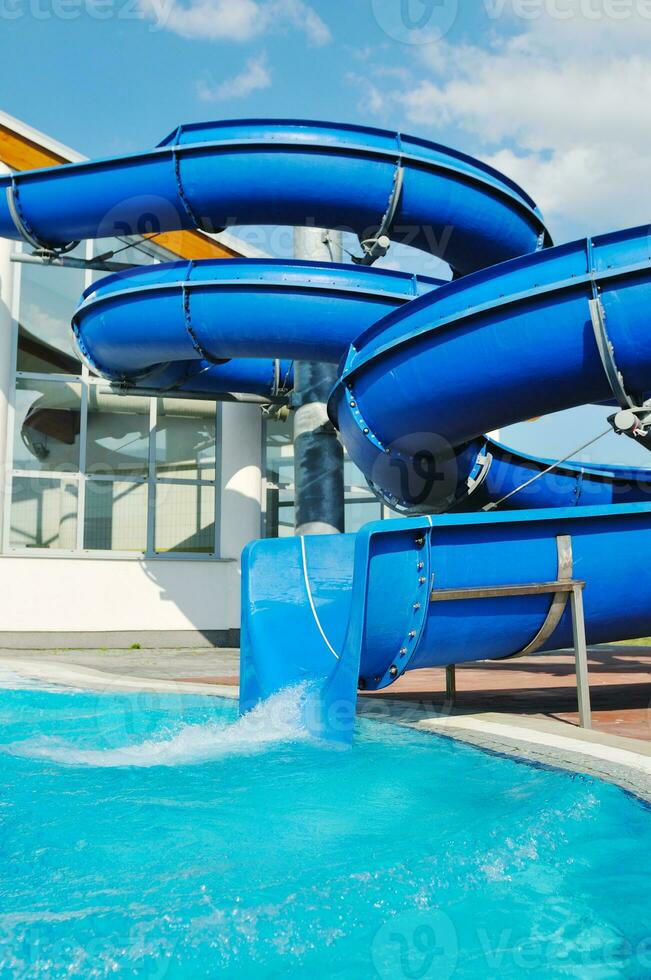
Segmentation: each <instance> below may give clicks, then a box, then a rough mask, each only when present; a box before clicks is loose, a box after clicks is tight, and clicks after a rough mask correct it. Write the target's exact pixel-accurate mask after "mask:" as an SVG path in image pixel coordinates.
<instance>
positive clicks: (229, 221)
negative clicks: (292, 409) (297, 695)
mask: <svg viewBox="0 0 651 980" xmlns="http://www.w3.org/2000/svg"><path fill="white" fill-rule="evenodd" d="M0 186H1V187H2V188H4V191H5V193H4V195H0V234H2V235H5V236H7V237H13V238H19V237H22V238H24V239H26V240H27V241H29V242H31V243H32V244H33V245H35V246H37V247H40V248H41V249H46V250H47V249H53V248H55V249H56V248H65V247H67V246H68V245H69V244H70V243H72V242H73V241H76V240H77V239H81V238H88V237H92V238H95V237H104V236H110V235H114V234H121V235H125V234H142V233H144V232H152V231H153V232H155V231H158V230H160V231H166V230H173V229H178V228H203V229H207V230H214V229H215V228H218V227H222V226H227V225H233V224H244V223H256V224H260V223H269V224H294V225H310V224H312V225H316V226H325V227H332V228H337V227H346V228H351V229H352V230H354V231H355V232H356V233H357V234H358V236H359V238H360V253H361V254H360V258H363V259H364V261H370V260H371V259H372V258H373V257H374V256H375V255H376V254H377V247H378V246H379V245H380V240H381V239H383V238H384V236H389V237H390V238H391V239H392V240H394V241H398V240H402V241H407V242H408V243H409V244H411V245H414V246H416V247H418V248H421V249H425V250H427V251H429V252H431V253H432V254H434V255H438V256H441V257H443V258H444V259H445V260H446V261H447V262H448V264H449V265H450V267H451V268H452V270H453V271H454V273H455V274H456V279H455V281H454V282H452V283H449V284H446V285H443V286H441V287H440V288H435V287H436V285H437V284H436V283H435V282H434V281H425V280H416V279H414V278H413V277H411V276H405V275H402V274H400V273H387V272H377V271H374V270H372V269H370V268H368V267H367V266H366V265H357V266H350V267H349V266H333V267H330V266H328V267H327V268H324V267H320V266H315V265H307V264H306V263H290V262H285V263H277V262H264V261H263V262H261V263H245V262H240V263H238V262H235V263H231V262H228V263H226V262H212V263H210V262H208V263H174V264H172V265H169V266H159V267H156V268H153V269H146V270H144V269H138V270H134V271H133V272H130V273H127V274H126V275H124V274H122V275H118V276H113V277H109V278H108V279H106V280H104V281H102V282H100V283H98V284H96V285H95V286H94V287H93V288H92V289H91V290H90V291H88V293H87V294H86V295H85V297H84V299H83V302H82V305H81V306H80V308H79V310H78V312H77V314H76V315H75V319H74V324H73V328H74V331H75V335H76V338H77V342H78V345H79V347H80V350H81V351H82V353H83V356H84V357H85V358H86V360H87V361H88V363H89V364H90V365H91V366H92V367H93V369H94V370H97V371H99V372H100V373H101V374H103V375H104V376H105V377H107V378H110V379H111V380H113V381H115V382H117V383H118V384H123V385H127V386H130V387H135V388H136V389H138V387H139V386H141V389H142V390H144V389H145V388H150V389H151V388H152V387H153V388H154V389H155V390H160V391H174V390H176V391H183V390H185V391H193V392H194V391H196V390H197V389H199V390H200V389H201V386H202V385H204V386H205V388H204V390H205V391H206V392H210V391H212V392H213V394H215V393H218V392H219V391H233V390H234V386H235V387H238V388H239V390H240V391H244V392H246V391H251V392H252V393H259V394H260V395H261V397H262V396H265V395H266V396H269V397H270V398H271V397H274V396H277V395H278V394H280V393H281V392H284V391H286V390H287V389H288V388H289V386H290V384H291V376H290V372H291V364H292V362H293V359H294V358H305V359H310V360H324V361H331V362H333V363H334V362H337V361H339V359H340V358H341V360H340V378H339V381H338V383H337V385H336V387H335V389H334V391H333V394H332V396H331V399H330V406H329V407H330V414H331V418H332V420H333V422H334V423H335V425H336V426H337V427H338V428H339V430H340V433H341V436H342V438H343V441H344V443H345V445H346V447H347V449H348V451H349V453H350V455H351V456H352V458H353V459H354V460H355V462H356V463H357V464H358V466H359V467H360V469H361V470H362V471H363V473H364V474H365V476H366V477H367V479H368V481H369V483H370V485H371V486H373V487H374V489H375V490H376V492H377V493H378V495H380V496H383V497H384V498H385V499H387V500H388V501H390V502H391V503H392V505H394V506H395V507H396V508H397V509H401V508H402V509H403V510H407V511H411V512H414V511H422V512H423V513H425V514H427V515H428V516H423V517H417V518H412V519H398V520H394V521H389V522H386V523H384V524H378V525H369V526H368V527H367V528H365V529H363V530H362V531H361V532H360V533H359V534H358V535H357V536H355V537H351V536H346V535H344V536H339V537H335V538H330V537H324V538H319V539H316V538H314V539H312V538H310V539H290V540H282V541H266V542H257V543H255V544H253V545H252V546H250V547H249V548H248V549H247V551H246V553H245V555H244V562H243V619H242V695H241V697H242V706H243V708H248V707H250V706H252V705H253V704H255V703H257V701H259V700H260V699H261V698H264V697H266V696H267V695H269V694H271V693H273V692H274V691H276V690H278V688H279V687H282V686H284V685H286V684H289V683H295V682H298V681H313V682H315V683H316V684H317V685H318V689H319V697H318V698H317V699H316V702H315V705H316V707H315V718H314V727H315V729H316V730H318V731H321V732H328V733H334V734H336V735H337V737H338V736H339V735H341V737H343V738H348V737H349V735H350V731H351V725H352V715H353V712H354V700H355V692H356V690H357V687H358V685H360V686H362V687H364V688H366V689H369V690H375V689H380V688H383V687H386V686H387V685H388V684H390V683H391V682H392V681H393V680H395V679H396V678H397V677H399V676H401V675H402V674H403V673H404V672H405V671H406V670H409V669H415V668H418V667H423V666H429V665H442V664H450V663H459V662H463V661H467V660H473V659H477V658H478V657H481V658H482V659H486V658H501V657H509V656H517V655H518V654H520V653H522V652H523V651H526V650H529V649H531V648H532V644H535V643H537V644H538V645H539V646H540V648H541V649H550V648H553V647H558V646H559V645H564V644H566V643H568V642H569V640H570V617H569V612H568V609H567V607H566V606H565V605H564V603H563V602H562V601H560V599H559V596H558V595H556V596H555V597H552V598H551V599H550V597H549V596H545V595H517V596H510V597H504V596H501V597H499V598H498V597H493V598H482V599H479V598H477V599H463V600H461V601H458V602H453V601H452V600H450V599H449V598H446V594H445V590H446V589H459V588H463V587H468V586H477V587H481V588H485V587H487V586H491V585H505V584H506V585H518V584H521V583H522V584H527V583H530V582H541V581H542V582H549V581H552V580H555V579H557V578H560V577H565V578H567V577H568V576H569V575H570V574H571V575H573V576H575V577H576V578H579V579H581V580H582V581H584V582H585V583H586V588H585V606H586V625H587V634H588V640H589V641H590V642H602V641H605V640H609V639H615V638H617V639H625V638H627V637H629V636H638V635H642V634H646V633H649V632H650V631H651V572H649V569H648V562H647V555H648V551H649V545H651V520H650V517H651V505H648V504H646V503H635V502H632V501H637V500H640V499H642V500H644V499H646V498H645V496H644V495H645V494H646V492H647V489H648V486H649V479H648V476H647V474H646V473H645V472H644V471H640V470H634V471H626V470H623V469H617V468H607V467H598V466H577V465H576V464H563V465H562V466H559V467H556V468H555V470H554V471H553V473H551V472H550V473H547V472H545V471H546V469H547V464H546V463H545V461H543V460H537V459H534V458H531V457H527V456H524V455H523V454H514V453H512V452H511V451H510V450H508V449H506V448H505V447H503V446H501V445H499V444H497V443H495V442H494V441H492V440H487V439H486V438H485V437H484V436H483V433H484V432H485V431H492V430H494V429H497V428H501V427H504V426H506V425H509V424H510V423H513V422H518V421H523V420H526V419H528V418H531V417H533V416H537V415H541V414H546V413H549V412H555V411H559V410H561V409H567V408H571V407H573V406H576V405H581V404H584V403H609V402H612V400H613V397H616V398H617V400H618V401H619V402H620V403H621V401H622V393H623V395H624V398H625V399H628V400H630V402H631V403H632V404H637V405H638V406H639V405H641V404H642V403H643V402H644V400H645V399H646V398H647V397H648V395H649V392H650V390H651V345H649V343H648V335H649V329H648V326H647V310H648V309H649V301H650V299H651V296H650V291H651V290H650V286H651V258H650V255H649V248H648V229H647V228H646V227H645V228H641V229H633V230H628V231H622V232H617V233H614V234H609V235H603V236H601V237H599V238H593V239H587V240H582V241H579V242H574V243H571V244H569V245H563V246H560V247H557V248H552V247H551V242H550V239H549V235H548V234H547V232H546V230H545V227H544V224H543V222H542V219H541V217H540V214H539V212H538V210H537V209H536V207H535V205H534V204H533V202H532V201H531V199H530V198H528V197H527V195H526V194H525V193H524V192H523V191H522V190H520V189H519V188H518V187H517V186H516V185H514V184H513V183H512V182H511V181H509V180H508V179H507V178H505V177H502V176H501V175H500V174H498V173H496V172H495V171H494V170H492V169H491V168H488V167H486V166H484V165H483V164H481V163H479V162H478V161H475V160H472V159H471V158H469V157H466V156H464V155H462V154H459V153H456V152H454V151H452V150H448V149H446V148H444V147H441V146H438V145H436V144H432V143H427V142H425V141H421V140H417V139H414V138H411V137H405V136H402V135H401V134H396V133H387V132H384V131H380V130H374V129H367V128H363V127H349V126H332V125H329V124H321V123H313V124H312V123H297V122H295V121H287V122H285V121H275V122H265V121H259V120H248V121H244V122H233V123H213V124H206V125H195V126H188V127H180V128H179V129H177V130H175V131H174V133H173V134H171V136H170V137H168V138H167V139H166V140H165V141H163V143H162V144H161V145H160V146H159V147H158V148H156V149H155V150H153V151H149V152H146V153H143V154H136V155H132V156H129V157H126V158H116V159H110V160H103V161H98V162H92V163H84V164H72V165H69V166H65V167H60V168H53V169H49V170H42V171H35V172H31V173H26V174H17V175H11V176H10V177H7V178H0ZM246 385H248V386H249V387H248V388H247V387H246ZM184 386H185V387H184ZM240 386H241V387H240ZM530 475H531V476H538V477H539V479H537V480H536V481H535V482H534V483H532V484H530V485H529V486H528V487H523V488H522V489H521V490H519V492H518V493H517V494H515V495H514V496H512V497H510V498H509V501H508V502H507V503H506V504H505V506H508V507H522V506H526V507H533V506H535V507H536V508H545V507H547V506H548V505H549V504H554V505H555V507H554V509H548V510H546V509H529V510H522V511H514V510H511V511H510V512H507V513H501V512H498V513H491V514H485V513H484V514H468V513H458V514H447V515H445V516H431V515H432V513H437V514H438V513H439V512H441V511H444V510H463V509H468V508H469V507H476V506H485V505H486V504H492V503H494V502H495V501H496V499H497V500H501V498H502V496H505V495H506V494H508V493H509V492H510V490H511V489H516V488H518V487H521V486H522V484H523V483H525V482H527V480H528V479H530ZM534 488H535V489H534ZM620 499H621V500H622V501H624V502H623V503H621V504H619V505H618V506H612V504H613V503H616V502H617V501H618V500H620ZM586 500H589V502H590V503H592V504H594V505H596V506H590V507H584V506H580V505H581V504H582V503H584V501H586ZM603 504H606V505H608V506H602V505H603ZM559 505H560V506H559ZM441 591H442V592H443V593H444V594H443V595H441V594H440V593H441Z"/></svg>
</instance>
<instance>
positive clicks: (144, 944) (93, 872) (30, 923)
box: [0, 679, 651, 980]
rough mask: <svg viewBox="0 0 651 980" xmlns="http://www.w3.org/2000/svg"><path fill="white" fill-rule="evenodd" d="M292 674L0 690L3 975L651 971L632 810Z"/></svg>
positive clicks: (649, 815) (650, 885)
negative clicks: (314, 708) (260, 699)
mask: <svg viewBox="0 0 651 980" xmlns="http://www.w3.org/2000/svg"><path fill="white" fill-rule="evenodd" d="M5 683H7V680H6V679H5ZM299 695H300V692H296V691H290V692H286V693H284V694H282V695H279V696H278V697H277V698H274V699H272V700H271V701H270V702H268V703H267V704H266V705H264V706H262V708H260V709H258V711H257V712H256V713H255V715H254V716H252V717H249V719H245V720H243V721H237V717H236V712H237V709H236V705H235V704H234V703H231V702H228V701H224V700H219V699H211V698H202V697H195V696H191V695H181V694H180V695H178V696H175V695H145V694H141V695H122V694H121V695H113V694H95V693H77V692H69V691H59V692H55V691H51V690H46V689H21V688H20V684H19V683H18V684H16V685H14V686H13V689H11V685H10V686H9V688H5V689H3V690H1V691H0V725H1V729H2V736H1V739H0V741H1V742H2V743H3V744H2V750H1V751H0V859H1V860H0V976H1V977H39V978H46V977H64V976H65V977H68V976H83V977H95V976H96V977H103V976H109V975H113V976H138V977H152V978H163V977H166V978H177V977H183V978H198V977H209V976H210V977H214V976H217V975H219V976H220V977H221V976H225V977H230V976H232V977H235V976H237V977H240V978H242V977H244V978H248V977H278V976H289V975H291V976H294V977H312V978H314V977H321V976H328V977H341V978H344V977H345V978H355V977H364V978H367V977H374V976H379V977H381V978H396V977H397V978H400V977H408V978H410V980H418V978H420V980H422V978H425V977H436V978H437V980H440V978H448V977H472V978H475V977H477V978H486V977H500V978H502V977H522V976H523V975H524V976H527V977H543V976H544V977H549V976H568V977H589V978H605V977H620V976H621V977H642V976H649V975H651V940H650V939H649V934H650V932H651V929H650V927H649V924H648V923H649V915H648V912H649V907H650V905H649V899H650V898H651V811H650V810H649V808H648V807H646V806H645V805H644V804H642V803H640V802H639V801H637V800H636V799H634V798H633V797H630V796H627V795H626V794H625V793H624V792H622V791H621V790H619V789H617V788H616V787H614V786H611V785H608V784H605V783H601V782H599V781H596V780H593V779H591V778H588V777H583V776H578V775H573V774H569V773H564V772H559V771H554V770H547V769H543V768H536V767H533V766H531V765H528V764H525V763H518V762H516V761H513V760H509V759H504V758H500V757H497V756H494V755H491V754H488V753H485V752H482V751H479V750H476V749H473V748H470V747H468V746H465V745H461V744H458V743H454V742H452V741H449V740H447V739H443V738H439V737H436V736H432V735H427V734H423V733H418V732H415V731H411V730H407V729H401V728H398V727H394V726H391V725H385V724H379V723H372V722H368V721H360V722H359V723H358V737H357V738H356V741H355V744H354V746H353V748H352V749H350V750H345V751H343V750H340V749H332V748H328V747H326V746H323V745H319V744H315V743H313V742H311V741H310V740H309V739H307V738H306V737H305V736H304V735H303V733H302V730H301V725H300V722H301V699H300V696H299Z"/></svg>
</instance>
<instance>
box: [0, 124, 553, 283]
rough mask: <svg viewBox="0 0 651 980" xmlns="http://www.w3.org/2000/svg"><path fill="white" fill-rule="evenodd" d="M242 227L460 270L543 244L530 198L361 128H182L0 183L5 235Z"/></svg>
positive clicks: (423, 147)
mask: <svg viewBox="0 0 651 980" xmlns="http://www.w3.org/2000/svg"><path fill="white" fill-rule="evenodd" d="M247 224H255V225H295V226H301V225H308V226H312V227H322V228H344V229H349V230H351V231H354V232H355V233H356V234H357V235H358V236H359V238H360V240H367V239H373V237H374V236H377V235H378V233H380V232H382V233H383V234H387V235H390V237H391V239H392V240H393V241H403V242H405V243H407V244H410V245H413V246H414V247H416V248H419V249H422V250H424V251H426V252H429V253H431V254H433V255H437V256H440V257H441V258H443V259H444V260H445V261H446V262H447V263H448V264H449V265H450V266H451V268H453V269H454V270H455V272H456V273H457V274H459V275H461V274H466V273H469V272H472V271H474V270H475V269H481V268H484V267H485V266H487V265H492V264H493V263H495V262H501V261H503V260H505V259H507V258H511V257H513V256H516V255H522V254H523V253H527V252H534V251H535V250H536V249H538V248H541V247H543V246H545V245H548V244H550V237H549V234H548V232H547V230H546V228H545V226H544V223H543V220H542V217H541V215H540V212H539V211H538V209H537V208H536V206H535V204H534V202H533V201H532V200H531V198H530V197H529V196H528V195H527V194H525V192H524V191H523V190H522V189H521V188H520V187H518V186H517V184H515V183H513V181H511V180H509V179H508V178H506V177H504V176H503V175H501V174H500V173H498V172H497V171H496V170H493V169H492V168H491V167H488V166H486V165H484V164H482V163H480V162H479V161H477V160H473V159H472V158H471V157H468V156H465V155H464V154H462V153H457V152H456V151H454V150H451V149H448V148H447V147H443V146H440V145H438V144H436V143H430V142H428V141H426V140H419V139H415V138H414V137H410V136H404V135H402V134H401V133H395V132H387V131H385V130H380V129H371V128H367V127H362V126H342V125H335V124H331V123H320V122H303V121H297V120H276V121H264V120H242V121H235V122H215V123H205V124H196V125H191V126H180V127H179V128H178V129H176V130H175V131H174V132H173V133H171V134H170V136H168V137H167V138H166V139H165V140H163V142H162V143H161V144H160V145H159V146H158V147H156V148H155V149H154V150H149V151H145V152H143V153H137V154H133V155H131V156H126V157H113V158H108V159H105V160H98V161H91V162H87V163H75V164H67V165H65V166H62V167H56V168H51V169H44V170H37V171H31V172H28V173H21V174H13V175H11V176H9V177H3V178H0V236H2V237H5V238H16V239H19V238H23V237H25V238H27V239H28V240H30V241H31V242H32V243H34V244H36V245H39V246H42V247H55V248H56V247H62V246H65V245H67V244H69V243H70V242H72V241H76V240H78V239H85V238H107V237H111V236H114V235H130V234H134V235H138V234H145V233H152V232H163V231H174V230H178V229H183V228H186V229H187V228H198V229H201V230H205V231H208V232H214V231H217V230H221V229H223V228H225V227H230V226H236V225H247Z"/></svg>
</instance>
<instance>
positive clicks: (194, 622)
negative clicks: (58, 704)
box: [0, 556, 240, 646]
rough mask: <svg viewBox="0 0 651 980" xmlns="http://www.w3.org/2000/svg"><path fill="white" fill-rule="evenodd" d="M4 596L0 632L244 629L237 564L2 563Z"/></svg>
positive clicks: (131, 561)
mask: <svg viewBox="0 0 651 980" xmlns="http://www.w3.org/2000/svg"><path fill="white" fill-rule="evenodd" d="M0 595H2V596H3V600H2V606H1V612H0V632H10V633H13V632H48V631H52V632H57V631H63V632H73V633H74V632H113V631H116V632H122V631H125V632H127V631H128V632H137V631H143V632H144V631H150V630H222V629H223V630H225V629H237V628H238V627H239V625H240V623H239V608H240V607H239V574H238V566H237V563H236V562H234V561H200V560H195V561H182V560H181V561H178V560H173V561H171V560H165V561H160V560H159V561H156V560H153V561H145V560H142V561H138V560H134V559H128V558H127V559H122V560H121V559H117V558H116V559H114V558H101V559H93V558H49V557H48V558H40V557H38V558H37V557H24V558H23V557H22V556H20V557H19V556H5V557H2V558H0ZM53 645H54V646H56V637H53Z"/></svg>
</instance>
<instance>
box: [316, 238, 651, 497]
mask: <svg viewBox="0 0 651 980" xmlns="http://www.w3.org/2000/svg"><path fill="white" fill-rule="evenodd" d="M590 300H598V302H599V304H600V309H601V311H602V316H603V318H604V321H605V323H606V324H607V330H608V338H609V340H610V342H611V343H612V346H613V350H614V354H615V358H616V361H617V366H618V369H619V371H620V372H621V375H622V377H623V382H624V385H625V387H626V389H627V390H628V391H629V392H630V393H631V394H632V395H634V396H635V398H636V399H637V403H638V404H639V405H641V404H642V402H643V401H644V399H645V398H646V397H647V396H648V393H649V391H650V390H651V344H650V343H649V337H650V329H649V319H648V310H649V308H650V304H651V257H650V255H649V247H648V228H647V227H646V226H645V227H643V228H635V229H631V230H627V231H621V232H617V233H614V234H609V235H603V236H601V237H599V238H594V239H585V240H581V241H578V242H573V243H571V244H569V245H563V246H559V247H557V248H550V249H547V250H545V251H544V252H541V253H539V254H538V255H535V256H526V257H524V258H521V259H515V260H513V261H510V262H505V263H503V264H501V265H499V266H495V267H494V268H491V269H486V270H484V271H482V272H479V273H476V274H475V275H474V276H469V277H466V278H465V279H462V280H459V281H457V282H454V283H450V284H447V285H445V286H443V287H441V289H439V290H437V291H436V292H435V293H434V294H432V295H431V296H426V297H424V298H422V299H419V300H416V301H415V302H414V303H412V304H410V305H409V306H408V307H407V308H406V309H403V310H399V311H396V312H395V313H393V314H390V315H389V316H388V317H386V318H385V319H384V320H383V321H380V322H379V323H377V324H376V325H375V326H374V327H371V328H370V329H369V330H368V331H367V332H366V334H363V335H362V336H361V337H358V338H357V340H356V341H355V342H354V343H353V345H352V346H351V348H350V350H349V354H348V357H347V360H346V364H345V367H344V369H343V372H342V374H341V377H340V380H339V382H338V384H337V387H336V388H335V391H334V392H333V395H332V397H331V400H330V413H331V418H332V420H333V422H334V423H335V424H336V425H337V427H338V428H339V430H340V431H341V434H342V437H343V439H344V442H345V444H346V446H347V449H348V452H349V454H350V455H351V457H352V458H353V459H354V461H355V462H356V463H357V465H358V466H359V468H360V469H361V470H362V471H363V472H364V473H365V475H366V476H367V478H368V479H369V480H370V482H371V483H372V484H373V485H374V486H375V487H377V488H379V489H380V490H381V491H382V492H383V493H384V494H385V495H386V496H387V497H388V498H389V499H392V500H395V501H396V503H397V504H398V506H405V507H410V506H411V507H413V506H414V504H416V505H417V506H420V508H421V510H422V511H425V512H427V511H429V512H438V511H441V510H444V509H447V508H448V507H449V506H450V503H451V501H454V500H455V499H456V496H457V495H458V494H457V487H458V486H462V485H463V484H465V483H466V481H467V478H468V476H469V473H470V470H471V469H472V467H474V466H475V463H476V451H473V446H472V445H469V443H472V440H475V439H477V438H478V437H480V435H481V433H482V432H485V431H487V430H488V431H492V430H495V429H500V428H503V427H505V426H507V425H510V424H512V423H514V422H521V421H524V420H526V419H529V418H532V417H534V416H538V415H545V414H548V413H550V412H558V411H561V410H563V409H568V408H573V407H575V406H578V405H583V404H589V403H593V402H606V401H608V400H609V399H612V397H613V392H612V389H611V384H610V381H609V379H608V376H607V374H606V371H605V369H604V364H603V362H602V359H601V356H600V352H599V348H598V345H597V341H596V339H595V334H594V331H593V326H592V319H591V311H590ZM406 487H408V488H409V487H410V488H411V491H410V492H406V491H405V488H406Z"/></svg>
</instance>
